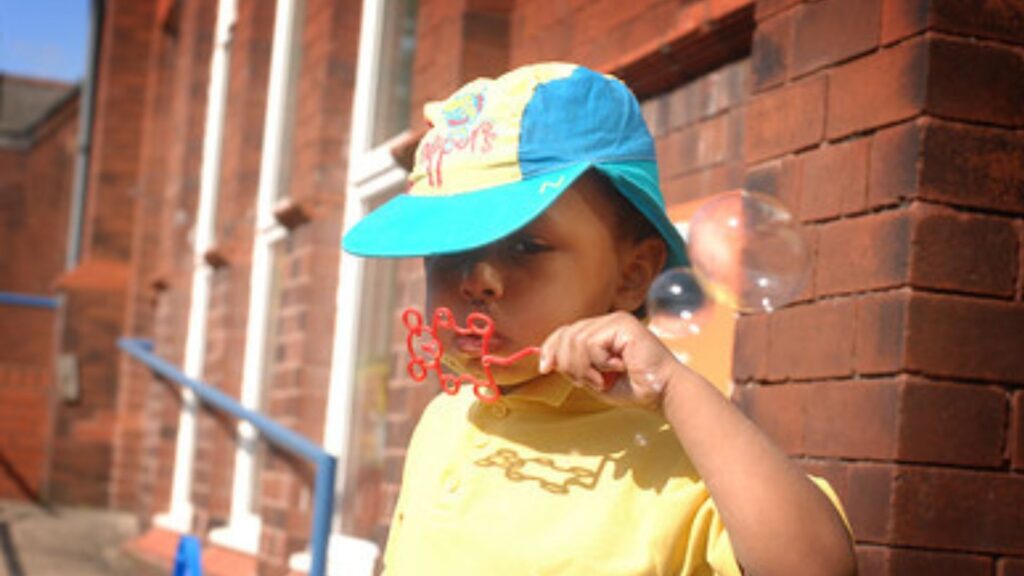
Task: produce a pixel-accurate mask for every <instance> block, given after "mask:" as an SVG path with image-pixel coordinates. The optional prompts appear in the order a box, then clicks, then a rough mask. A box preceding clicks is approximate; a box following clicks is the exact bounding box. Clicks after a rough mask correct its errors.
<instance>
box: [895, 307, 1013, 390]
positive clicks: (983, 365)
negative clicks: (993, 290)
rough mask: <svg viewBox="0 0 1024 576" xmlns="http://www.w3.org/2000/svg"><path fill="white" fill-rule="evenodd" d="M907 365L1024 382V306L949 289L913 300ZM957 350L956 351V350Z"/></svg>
mask: <svg viewBox="0 0 1024 576" xmlns="http://www.w3.org/2000/svg"><path fill="white" fill-rule="evenodd" d="M907 329H908V331H909V333H910V337H909V338H908V339H907V348H906V355H907V356H906V368H907V369H909V370H913V371H915V372H920V373H924V374H928V375H933V376H939V377H943V376H948V377H955V378H968V379H982V380H992V381H1001V382H1016V383H1020V382H1024V355H1022V354H1020V350H1021V349H1024V308H1022V307H1021V306H1020V305H1019V304H1015V303H1011V302H1000V301H995V300H988V299H978V298H968V297H961V296H953V295H944V294H918V295H915V296H914V297H913V298H912V299H911V301H910V308H909V316H908V318H907ZM951 351H956V353H955V354H954V353H951Z"/></svg>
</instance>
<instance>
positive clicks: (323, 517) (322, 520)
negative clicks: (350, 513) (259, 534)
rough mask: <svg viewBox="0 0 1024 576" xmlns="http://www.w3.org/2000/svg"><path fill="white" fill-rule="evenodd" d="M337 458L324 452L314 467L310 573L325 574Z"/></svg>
mask: <svg viewBox="0 0 1024 576" xmlns="http://www.w3.org/2000/svg"><path fill="white" fill-rule="evenodd" d="M336 467H337V460H336V459H335V458H334V456H331V455H330V454H326V453H325V454H324V455H323V457H321V458H320V461H319V462H318V463H317V467H316V483H315V485H314V489H313V531H312V537H311V541H310V543H309V544H310V548H311V550H312V554H311V555H312V558H311V559H310V567H309V572H310V574H327V546H328V544H330V542H329V541H328V540H329V535H330V533H331V512H332V511H333V510H334V477H335V473H336Z"/></svg>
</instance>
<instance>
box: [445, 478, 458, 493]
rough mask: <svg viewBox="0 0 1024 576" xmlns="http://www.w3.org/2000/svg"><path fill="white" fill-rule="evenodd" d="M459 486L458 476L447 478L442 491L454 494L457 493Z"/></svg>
mask: <svg viewBox="0 0 1024 576" xmlns="http://www.w3.org/2000/svg"><path fill="white" fill-rule="evenodd" d="M459 484H460V482H459V478H458V476H449V477H448V479H447V480H445V481H444V491H445V492H447V493H449V494H455V493H456V492H458V491H459Z"/></svg>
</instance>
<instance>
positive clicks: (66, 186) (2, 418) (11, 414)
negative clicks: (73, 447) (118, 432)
mask: <svg viewBox="0 0 1024 576" xmlns="http://www.w3.org/2000/svg"><path fill="white" fill-rule="evenodd" d="M77 135H78V98H77V97H75V98H72V99H71V100H69V101H68V102H66V103H65V104H63V105H62V106H61V107H59V108H58V109H56V110H55V111H53V112H52V113H51V114H50V116H49V117H47V118H46V119H45V121H44V122H43V123H42V124H41V125H40V126H39V127H38V128H37V129H36V130H35V132H34V135H33V142H32V144H31V146H30V147H29V148H28V149H25V150H13V149H11V150H8V149H4V150H0V202H2V203H3V205H2V207H0V214H2V216H0V246H3V248H2V250H3V256H2V257H0V261H2V263H0V291H5V292H19V293H24V294H31V295H35V296H52V295H54V294H55V292H54V287H53V284H54V281H55V280H56V279H57V277H58V276H60V274H61V273H62V272H63V270H64V259H65V253H66V241H67V226H68V212H69V209H70V208H69V206H70V204H69V200H70V198H71V182H72V177H73V174H74V153H75V144H76V138H77ZM57 322H58V312H57V311H56V310H50V309H41V308H22V307H15V306H0V498H18V499H30V500H45V499H48V498H49V497H50V490H49V478H50V468H51V467H50V462H49V456H50V450H51V438H52V435H53V405H54V403H55V401H56V400H57V390H56V389H55V380H56V378H55V376H56V374H55V372H56V358H55V344H56V329H57Z"/></svg>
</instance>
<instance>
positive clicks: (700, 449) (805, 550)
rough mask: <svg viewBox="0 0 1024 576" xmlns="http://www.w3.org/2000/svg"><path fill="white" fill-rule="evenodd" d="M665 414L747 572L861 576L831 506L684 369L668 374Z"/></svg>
mask: <svg viewBox="0 0 1024 576" xmlns="http://www.w3.org/2000/svg"><path fill="white" fill-rule="evenodd" d="M663 409H664V411H665V416H666V418H667V419H668V421H669V423H670V424H671V425H672V428H673V429H674V430H675V433H676V435H677V436H678V438H679V441H680V442H681V443H682V445H683V446H684V448H685V449H686V452H687V454H688V455H689V456H690V458H691V459H692V461H693V463H694V465H695V466H696V467H697V470H698V471H699V472H700V474H701V477H702V478H703V479H704V482H705V484H706V485H707V487H708V491H709V492H710V493H711V497H712V498H713V499H714V502H715V506H716V507H717V509H718V512H719V514H720V515H721V518H722V521H723V523H724V524H725V526H726V528H727V530H728V532H729V537H730V539H731V541H732V544H733V549H734V551H735V553H736V557H737V560H738V561H739V562H740V564H741V565H742V566H743V567H744V570H745V571H746V572H747V573H750V574H757V575H759V576H760V575H769V576H770V575H774V574H780V575H790V574H808V575H813V574H854V573H856V561H855V559H854V556H853V550H852V543H851V542H850V538H849V535H848V533H847V531H846V528H845V527H844V525H843V522H842V519H841V518H840V516H839V514H838V513H837V511H836V510H835V508H834V507H833V506H832V503H831V502H829V500H828V498H827V497H826V496H825V495H824V493H822V492H821V490H819V489H818V488H817V487H816V486H815V485H814V484H813V482H811V481H810V479H809V478H807V476H806V475H805V474H804V473H802V472H801V471H800V470H799V469H798V468H797V466H796V465H795V464H793V463H792V462H791V461H790V460H789V458H788V457H787V456H786V455H785V454H784V453H783V452H782V451H781V450H780V449H779V448H778V447H776V446H775V445H774V444H773V443H772V442H771V440H769V439H768V437H767V436H766V435H765V434H764V433H763V432H761V430H760V429H758V428H757V426H755V425H754V424H753V423H752V422H751V421H750V420H748V419H747V418H746V416H744V415H743V414H742V413H741V412H740V411H739V409H737V408H736V406H734V405H733V404H732V403H731V402H729V400H728V399H727V398H725V397H724V396H723V395H722V394H721V393H720V392H719V391H718V390H717V389H715V388H714V386H712V385H711V384H710V383H709V382H707V381H706V380H704V379H703V378H701V377H700V376H698V375H697V374H695V373H694V372H692V371H690V370H688V369H686V368H685V367H683V366H681V365H680V366H678V367H677V368H676V369H674V370H672V371H671V374H670V375H669V378H668V382H667V387H666V390H665V395H664V399H663Z"/></svg>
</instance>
